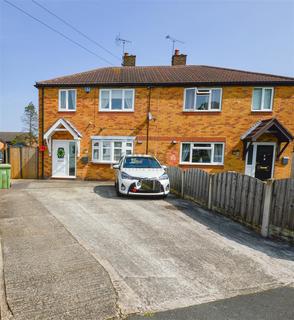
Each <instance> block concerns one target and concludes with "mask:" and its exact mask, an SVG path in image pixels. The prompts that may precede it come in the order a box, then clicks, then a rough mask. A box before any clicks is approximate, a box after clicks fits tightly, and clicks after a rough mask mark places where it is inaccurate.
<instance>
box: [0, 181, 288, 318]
mask: <svg viewBox="0 0 294 320" xmlns="http://www.w3.org/2000/svg"><path fill="white" fill-rule="evenodd" d="M0 232H1V237H2V247H3V257H4V281H5V288H6V302H7V306H8V309H9V310H11V313H13V315H14V317H15V318H16V319H110V318H115V317H121V318H122V317H124V316H127V315H129V314H137V313H138V314H140V315H144V314H146V313H147V315H152V316H154V317H155V318H154V319H190V318H188V317H186V316H185V313H184V317H180V316H179V318H177V317H174V318H172V316H171V313H166V314H165V315H162V314H161V313H160V314H159V316H160V317H162V316H163V317H164V316H165V318H158V314H157V313H158V312H162V311H167V310H173V311H167V312H175V310H178V309H179V308H180V309H181V312H183V310H186V308H187V307H189V308H192V309H191V310H192V311H191V312H192V313H191V314H192V315H193V312H201V310H200V309H197V308H200V307H203V308H204V306H205V305H206V304H207V305H209V304H211V303H216V301H227V302H228V301H229V300H230V299H239V298H233V297H239V296H241V297H240V298H242V296H243V297H246V296H250V295H253V296H254V294H255V293H258V294H259V295H260V294H263V292H270V291H268V290H271V289H276V290H278V289H277V288H281V287H285V286H287V287H288V288H289V290H291V291H292V286H293V281H294V248H293V247H290V246H288V245H287V244H285V243H282V242H273V241H270V240H267V239H263V238H261V237H260V236H259V235H257V234H255V233H254V232H252V231H250V230H249V229H247V228H245V227H243V226H241V225H239V224H237V223H235V222H233V221H231V220H229V219H227V218H225V217H223V216H221V215H218V214H215V213H212V212H208V211H206V210H204V209H202V208H200V207H199V206H197V205H196V204H194V203H192V202H189V201H186V200H181V199H178V198H176V197H173V196H170V197H168V198H167V199H166V200H159V199H130V198H117V197H116V195H115V190H114V187H113V186H112V185H109V184H106V183H101V182H100V183H98V182H81V181H56V180H55V181H54V180H49V181H18V182H15V183H14V184H13V188H12V189H11V190H10V191H1V193H0ZM287 290H288V289H287ZM258 297H259V296H258ZM289 297H290V295H289ZM242 299H243V298H242ZM260 301H261V300H260ZM272 301H273V300H272ZM245 302H246V301H245ZM245 302H244V303H245ZM241 304H242V303H241ZM245 304H246V303H245ZM273 305H274V304H273ZM191 306H192V307H191ZM229 307H230V304H228V308H229ZM183 308H184V309H183ZM226 308H227V307H226ZM196 309H197V310H200V311H195V310H196ZM286 309H287V310H288V307H286ZM187 310H188V309H187ZM189 310H190V309H189ZM219 310H221V307H220V309H219ZM189 312H190V311H189ZM203 312H204V311H203ZM195 314H197V313H195ZM187 315H188V313H187ZM166 316H168V317H166ZM193 316H194V315H193ZM156 317H157V318H156ZM141 318H142V317H141ZM212 318H214V316H212ZM130 319H133V318H130ZM134 319H136V318H134ZM191 319H192V318H191ZM193 319H198V318H196V316H194V318H193ZM200 319H201V317H200ZM203 319H206V318H203ZM207 319H211V318H209V317H207ZM215 319H221V318H216V317H215ZM222 319H235V318H234V317H231V318H230V317H225V314H224V318H222ZM240 319H243V318H240ZM244 319H245V318H244ZM269 319H270V318H269ZM284 319H287V318H284Z"/></svg>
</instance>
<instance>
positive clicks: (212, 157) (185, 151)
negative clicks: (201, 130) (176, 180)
mask: <svg viewBox="0 0 294 320" xmlns="http://www.w3.org/2000/svg"><path fill="white" fill-rule="evenodd" d="M181 163H182V164H215V165H222V164H223V163H224V143H221V142H213V143H206V142H183V143H182V145H181Z"/></svg>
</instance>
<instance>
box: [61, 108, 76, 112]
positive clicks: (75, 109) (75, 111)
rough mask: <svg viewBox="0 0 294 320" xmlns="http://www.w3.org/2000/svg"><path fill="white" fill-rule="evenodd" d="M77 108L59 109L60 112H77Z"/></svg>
mask: <svg viewBox="0 0 294 320" xmlns="http://www.w3.org/2000/svg"><path fill="white" fill-rule="evenodd" d="M76 111H77V110H76V109H75V110H58V112H76Z"/></svg>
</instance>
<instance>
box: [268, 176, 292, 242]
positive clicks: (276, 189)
mask: <svg viewBox="0 0 294 320" xmlns="http://www.w3.org/2000/svg"><path fill="white" fill-rule="evenodd" d="M270 234H271V235H274V236H280V237H282V238H291V239H294V179H291V178H290V179H281V180H275V181H274V182H273V191H272V201H271V214H270Z"/></svg>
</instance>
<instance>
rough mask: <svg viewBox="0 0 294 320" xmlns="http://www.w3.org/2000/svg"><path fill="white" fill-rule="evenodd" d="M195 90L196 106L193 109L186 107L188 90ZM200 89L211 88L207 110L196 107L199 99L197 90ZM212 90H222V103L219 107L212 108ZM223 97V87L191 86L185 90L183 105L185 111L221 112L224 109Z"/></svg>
mask: <svg viewBox="0 0 294 320" xmlns="http://www.w3.org/2000/svg"><path fill="white" fill-rule="evenodd" d="M191 89H193V90H195V94H194V106H193V109H190V110H188V109H186V92H187V90H191ZM198 90H209V105H208V109H207V110H198V109H196V100H197V91H198ZM212 90H220V105H219V109H211V96H212ZM222 99H223V89H222V88H221V87H209V88H207V87H206V88H202V87H189V88H185V90H184V105H183V111H184V112H221V111H222Z"/></svg>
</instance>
